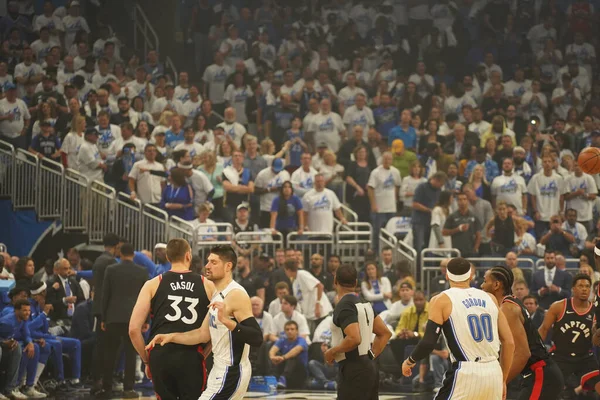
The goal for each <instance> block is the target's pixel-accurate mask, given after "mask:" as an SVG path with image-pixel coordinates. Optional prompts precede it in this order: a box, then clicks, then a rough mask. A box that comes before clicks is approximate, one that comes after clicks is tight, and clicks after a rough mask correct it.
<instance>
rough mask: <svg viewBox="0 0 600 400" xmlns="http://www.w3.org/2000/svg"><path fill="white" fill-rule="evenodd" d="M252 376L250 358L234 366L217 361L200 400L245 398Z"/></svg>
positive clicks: (235, 399)
mask: <svg viewBox="0 0 600 400" xmlns="http://www.w3.org/2000/svg"><path fill="white" fill-rule="evenodd" d="M251 376H252V366H251V365H250V361H248V360H245V361H243V362H242V363H241V364H240V365H237V366H233V367H229V366H227V365H223V364H220V363H218V362H215V364H214V365H213V367H212V370H211V371H210V374H209V375H208V381H207V382H206V390H205V391H204V392H202V396H200V399H199V400H225V399H231V400H237V399H243V398H244V395H245V394H246V391H247V390H248V385H249V384H250V377H251Z"/></svg>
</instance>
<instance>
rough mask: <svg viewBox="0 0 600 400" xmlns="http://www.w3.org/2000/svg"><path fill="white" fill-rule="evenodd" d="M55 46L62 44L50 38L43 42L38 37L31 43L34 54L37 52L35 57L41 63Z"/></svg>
mask: <svg viewBox="0 0 600 400" xmlns="http://www.w3.org/2000/svg"><path fill="white" fill-rule="evenodd" d="M54 46H60V44H59V42H57V41H55V40H54V39H50V40H48V41H47V42H45V43H44V42H42V40H41V39H38V40H36V41H34V42H33V43H31V46H30V47H31V49H32V50H33V54H35V59H36V60H37V61H38V62H39V63H41V62H42V60H44V59H45V58H46V55H47V54H48V52H50V49H51V48H52V47H54Z"/></svg>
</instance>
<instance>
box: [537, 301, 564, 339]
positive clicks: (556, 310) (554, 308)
mask: <svg viewBox="0 0 600 400" xmlns="http://www.w3.org/2000/svg"><path fill="white" fill-rule="evenodd" d="M564 301H565V300H561V301H556V302H554V303H553V304H552V305H551V306H550V308H549V309H548V311H547V312H546V316H545V317H544V322H542V325H541V326H540V328H539V329H538V333H539V334H540V338H541V339H542V341H545V340H546V336H548V332H549V331H550V329H552V325H554V323H555V322H556V321H558V318H559V317H560V314H561V313H562V309H563V305H564Z"/></svg>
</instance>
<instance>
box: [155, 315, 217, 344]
mask: <svg viewBox="0 0 600 400" xmlns="http://www.w3.org/2000/svg"><path fill="white" fill-rule="evenodd" d="M209 315H210V314H209V313H207V314H206V317H204V321H203V322H202V326H201V327H200V328H198V329H194V330H193V331H188V332H178V333H168V334H160V335H156V336H154V338H153V339H152V341H150V343H148V345H147V346H146V350H151V349H152V348H153V347H154V346H156V345H158V344H160V345H161V346H164V345H165V344H167V343H177V344H183V345H186V346H193V345H196V344H200V343H206V342H208V341H210V331H209V330H208V318H209Z"/></svg>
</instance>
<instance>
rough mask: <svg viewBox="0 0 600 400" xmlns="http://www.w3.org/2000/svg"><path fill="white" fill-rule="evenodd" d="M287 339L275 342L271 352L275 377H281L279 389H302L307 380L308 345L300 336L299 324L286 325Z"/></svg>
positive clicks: (270, 356) (290, 322) (289, 323)
mask: <svg viewBox="0 0 600 400" xmlns="http://www.w3.org/2000/svg"><path fill="white" fill-rule="evenodd" d="M284 329H285V336H286V337H285V338H281V339H279V340H277V341H276V342H275V344H274V345H273V347H271V350H269V358H270V359H271V363H272V364H273V369H274V372H275V375H276V376H278V377H279V380H278V381H277V387H278V388H282V389H285V388H290V389H300V388H303V387H304V381H305V380H306V368H307V365H308V344H307V343H306V340H305V339H304V338H303V337H301V336H298V324H297V323H296V322H295V321H288V322H286V323H285V325H284Z"/></svg>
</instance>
